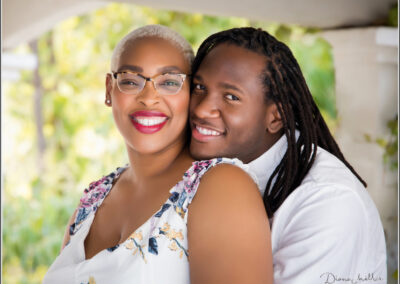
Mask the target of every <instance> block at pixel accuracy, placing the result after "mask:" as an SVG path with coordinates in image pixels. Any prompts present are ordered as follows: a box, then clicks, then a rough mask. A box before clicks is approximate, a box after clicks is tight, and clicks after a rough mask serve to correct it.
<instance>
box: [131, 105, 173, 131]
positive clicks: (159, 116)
mask: <svg viewBox="0 0 400 284" xmlns="http://www.w3.org/2000/svg"><path fill="white" fill-rule="evenodd" d="M129 117H130V119H131V122H132V124H133V126H135V128H136V129H137V130H138V131H139V132H141V133H144V134H153V133H156V132H158V131H160V130H161V129H162V128H163V126H164V125H165V124H166V123H167V120H168V116H167V115H165V114H164V113H162V112H158V111H146V110H141V111H136V112H134V113H132V114H130V115H129Z"/></svg>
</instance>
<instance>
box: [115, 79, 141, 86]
mask: <svg viewBox="0 0 400 284" xmlns="http://www.w3.org/2000/svg"><path fill="white" fill-rule="evenodd" d="M119 83H120V84H121V85H126V86H132V87H136V86H139V84H138V82H136V81H135V80H131V79H123V80H121V81H120V82H119Z"/></svg>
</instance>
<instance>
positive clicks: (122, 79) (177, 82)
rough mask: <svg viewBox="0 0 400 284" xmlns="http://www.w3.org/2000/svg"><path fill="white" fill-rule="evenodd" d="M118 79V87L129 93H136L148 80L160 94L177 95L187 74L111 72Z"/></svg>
mask: <svg viewBox="0 0 400 284" xmlns="http://www.w3.org/2000/svg"><path fill="white" fill-rule="evenodd" d="M111 74H112V76H113V77H114V79H116V80H117V86H118V89H119V90H120V91H121V92H122V93H125V94H128V95H136V94H138V93H140V92H141V91H142V90H143V88H144V87H145V85H146V83H147V81H151V82H152V83H153V86H154V88H155V89H156V91H157V92H158V93H159V94H160V95H175V94H176V93H178V92H179V91H180V90H181V89H182V86H183V83H184V81H185V79H186V76H189V75H186V74H176V73H165V74H160V75H156V76H154V77H151V78H148V77H145V76H143V75H140V74H138V73H133V72H128V71H121V72H112V73H111Z"/></svg>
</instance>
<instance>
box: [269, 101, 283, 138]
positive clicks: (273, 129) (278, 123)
mask: <svg viewBox="0 0 400 284" xmlns="http://www.w3.org/2000/svg"><path fill="white" fill-rule="evenodd" d="M265 119H266V120H265V128H266V131H267V132H268V133H271V134H276V133H278V132H279V131H280V130H281V129H282V128H283V121H282V117H281V114H280V113H279V110H278V105H277V104H276V103H270V104H268V105H267V111H266V117H265Z"/></svg>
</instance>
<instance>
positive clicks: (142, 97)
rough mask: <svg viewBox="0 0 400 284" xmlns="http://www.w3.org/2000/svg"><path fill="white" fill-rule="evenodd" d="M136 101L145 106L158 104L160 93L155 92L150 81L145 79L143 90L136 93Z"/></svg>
mask: <svg viewBox="0 0 400 284" xmlns="http://www.w3.org/2000/svg"><path fill="white" fill-rule="evenodd" d="M136 98H137V101H138V102H139V103H140V104H142V105H145V106H152V105H154V104H158V103H159V102H160V100H161V95H160V94H159V93H158V92H157V90H156V89H155V87H154V84H153V82H152V81H146V84H145V85H144V87H143V90H142V91H141V92H140V93H139V94H137V95H136Z"/></svg>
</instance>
